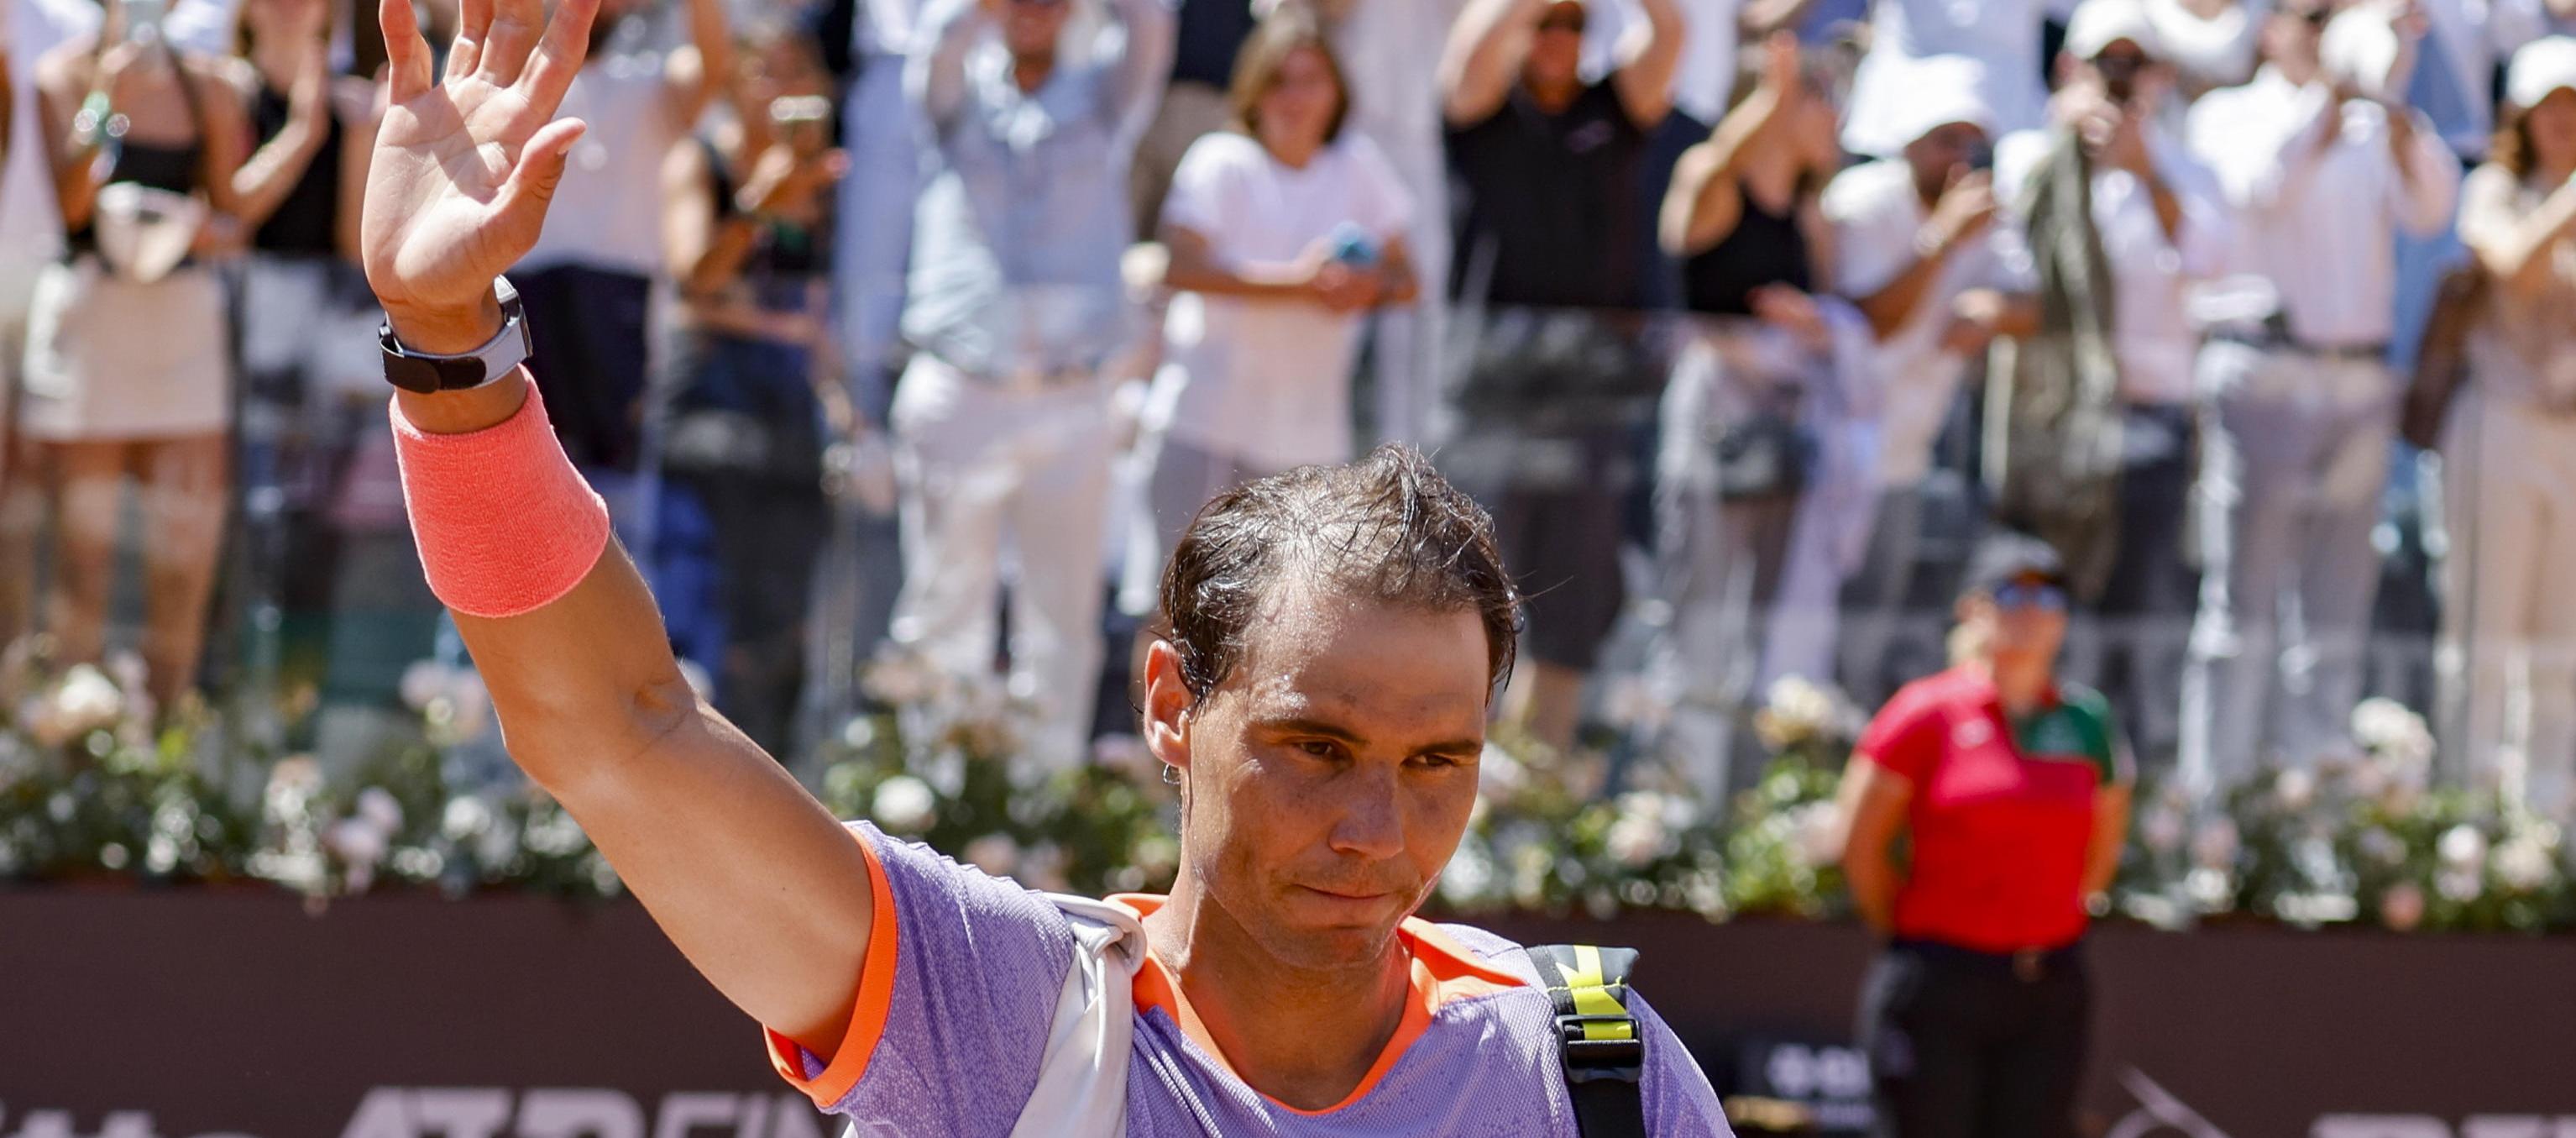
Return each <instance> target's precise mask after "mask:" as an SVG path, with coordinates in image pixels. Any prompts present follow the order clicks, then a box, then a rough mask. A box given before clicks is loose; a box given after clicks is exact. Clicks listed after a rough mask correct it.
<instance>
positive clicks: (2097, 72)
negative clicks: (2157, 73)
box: [2082, 40, 2156, 104]
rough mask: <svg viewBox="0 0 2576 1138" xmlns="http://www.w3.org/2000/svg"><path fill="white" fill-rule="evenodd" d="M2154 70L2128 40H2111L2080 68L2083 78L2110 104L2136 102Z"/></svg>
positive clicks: (2144, 55)
mask: <svg viewBox="0 0 2576 1138" xmlns="http://www.w3.org/2000/svg"><path fill="white" fill-rule="evenodd" d="M2155 66H2156V62H2155V60H2153V59H2150V58H2148V56H2147V53H2146V52H2145V51H2144V50H2142V49H2140V48H2139V47H2138V45H2137V44H2136V43H2133V42H2131V41H2129V40H2114V41H2112V42H2111V44H2110V45H2109V46H2107V47H2104V48H2103V49H2102V50H2101V52H2100V53H2098V54H2096V55H2095V56H2094V57H2093V58H2091V59H2088V60H2085V61H2084V63H2083V65H2082V71H2083V75H2084V78H2086V79H2088V80H2090V81H2091V82H2093V83H2095V84H2096V85H2098V86H2099V87H2100V88H2101V90H2102V93H2103V94H2104V95H2105V96H2108V97H2109V98H2110V100H2111V101H2112V102H2115V103H2121V104H2127V103H2129V102H2131V101H2133V100H2135V99H2136V98H2137V95H2138V92H2139V91H2140V90H2141V89H2143V88H2144V87H2145V86H2146V85H2147V81H2148V77H2149V74H2150V73H2151V72H2152V71H2153V69H2154V68H2155Z"/></svg>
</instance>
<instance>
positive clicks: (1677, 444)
mask: <svg viewBox="0 0 2576 1138" xmlns="http://www.w3.org/2000/svg"><path fill="white" fill-rule="evenodd" d="M1760 51H1761V61H1760V64H1759V66H1758V67H1747V68H1745V69H1744V72H1743V74H1742V80H1741V82H1740V84H1739V90H1738V94H1737V97H1736V99H1735V102H1734V105H1733V108H1732V109H1730V110H1729V111H1728V112H1727V114H1726V117H1725V118H1724V119H1722V120H1721V121H1720V122H1719V123H1718V125H1717V128H1716V129H1715V130H1714V131H1712V132H1711V133H1710V136H1709V138H1708V140H1707V141H1704V142H1701V143H1699V144H1698V145H1696V146H1693V147H1692V148H1691V149H1690V150H1688V151H1687V152H1685V153H1684V154H1683V155H1682V158H1681V161H1680V162H1679V163H1678V165H1677V166H1676V167H1675V170H1674V174H1673V181H1672V185H1671V186H1670V188H1669V190H1668V191H1667V193H1666V194H1665V198H1664V207H1663V216H1662V218H1661V219H1660V221H1661V224H1660V226H1659V231H1660V232H1659V236H1660V237H1661V240H1662V243H1663V246H1664V249H1665V251H1666V252H1668V253H1670V254H1672V255H1673V256H1674V257H1676V258H1679V259H1680V260H1681V262H1682V285H1683V293H1684V298H1685V300H1686V302H1687V304H1688V307H1689V309H1690V311H1691V312H1692V313H1693V314H1694V316H1693V317H1692V318H1691V319H1690V320H1688V321H1687V322H1686V324H1685V327H1686V328H1687V330H1688V333H1689V334H1688V335H1687V336H1685V337H1683V338H1682V339H1683V343H1682V347H1681V353H1680V356H1679V358H1678V360H1677V361H1676V362H1675V365H1674V369H1673V375H1672V380H1671V382H1670V384H1669V385H1668V386H1667V387H1666V390H1665V398H1664V402H1663V405H1662V408H1661V416H1662V420H1663V422H1662V434H1663V443H1662V445H1663V454H1662V456H1661V460H1660V462H1659V464H1658V465H1659V468H1660V473H1661V477H1660V478H1659V481H1658V485H1657V487H1656V491H1657V492H1656V505H1657V521H1658V524H1659V527H1660V530H1661V533H1662V540H1661V541H1660V542H1658V548H1657V554H1658V556H1659V557H1660V558H1661V559H1662V562H1663V564H1662V567H1661V568H1662V586H1663V588H1664V590H1665V594H1666V598H1665V599H1666V600H1667V601H1668V602H1669V604H1670V605H1671V611H1672V612H1673V620H1672V624H1671V625H1670V627H1669V628H1667V629H1666V630H1665V631H1664V633H1663V643H1662V644H1661V645H1659V647H1658V649H1657V652H1656V659H1657V668H1658V670H1661V671H1665V672H1667V674H1668V681H1669V682H1670V683H1671V684H1672V685H1673V686H1674V687H1675V689H1676V690H1678V691H1680V692H1682V693H1683V698H1682V699H1681V701H1680V702H1681V706H1680V707H1679V708H1678V709H1677V710H1676V711H1675V713H1674V716H1673V718H1672V720H1671V726H1670V728H1669V730H1668V731H1667V733H1666V735H1665V737H1664V738H1663V739H1662V740H1661V741H1660V744H1659V747H1660V749H1661V750H1662V751H1663V753H1664V758H1665V760H1666V761H1667V762H1668V763H1670V764H1672V765H1673V766H1674V767H1675V768H1677V769H1678V770H1679V771H1681V772H1682V773H1684V774H1685V775H1686V776H1687V777H1688V778H1689V779H1690V780H1691V781H1692V782H1693V783H1694V784H1696V785H1697V786H1698V788H1699V789H1700V791H1701V792H1702V793H1703V794H1705V795H1707V796H1709V798H1710V800H1711V801H1723V800H1725V798H1726V796H1727V795H1729V794H1730V793H1731V791H1732V790H1733V788H1734V787H1733V783H1734V782H1735V781H1736V780H1737V779H1738V778H1739V777H1740V772H1736V771H1733V770H1731V769H1730V765H1731V764H1730V761H1729V756H1730V755H1731V754H1733V753H1735V752H1737V751H1745V752H1746V753H1758V752H1755V751H1753V750H1752V748H1754V747H1756V746H1758V744H1757V743H1756V742H1755V741H1754V740H1753V739H1752V738H1751V737H1750V734H1749V731H1748V730H1747V726H1746V725H1747V724H1749V723H1750V721H1751V716H1750V715H1748V714H1745V712H1746V711H1747V709H1748V708H1749V706H1750V704H1751V703H1752V702H1753V701H1754V700H1755V699H1756V698H1757V693H1758V692H1759V690H1760V687H1761V683H1762V681H1763V677H1765V676H1767V675H1769V674H1772V673H1773V672H1774V671H1775V670H1776V669H1778V668H1780V667H1781V664H1780V659H1779V657H1778V655H1777V650H1778V649H1779V648H1780V647H1781V646H1782V645H1786V644H1801V643H1808V642H1810V641H1801V640H1799V639H1797V638H1796V637H1794V636H1793V637H1787V638H1783V639H1781V640H1780V641H1779V642H1778V643H1774V642H1773V638H1771V637H1769V636H1767V635H1766V633H1767V632H1768V631H1770V630H1771V629H1772V627H1773V626H1774V624H1775V622H1774V621H1773V620H1772V619H1771V618H1772V616H1773V610H1774V609H1775V608H1776V607H1778V605H1779V604H1780V603H1784V602H1781V601H1780V593H1781V590H1782V587H1783V584H1784V582H1786V581H1787V580H1788V578H1787V577H1786V576H1785V574H1786V571H1787V568H1788V566H1789V562H1790V550H1791V546H1790V543H1791V540H1792V538H1793V536H1794V535H1795V534H1796V532H1797V528H1798V527H1797V525H1796V523H1797V520H1798V515H1799V511H1800V509H1801V506H1802V504H1803V503H1805V502H1806V500H1807V497H1808V489H1809V487H1808V483H1809V481H1810V479H1811V478H1812V476H1813V474H1814V467H1815V466H1816V462H1815V459H1816V455H1817V453H1818V443H1817V439H1818V437H1819V435H1818V431H1817V427H1818V426H1819V425H1820V424H1819V423H1818V421H1817V420H1818V419H1819V418H1820V416H1819V415H1818V410H1819V408H1818V407H1816V406H1815V405H1814V401H1813V399H1812V398H1811V397H1812V396H1813V395H1814V394H1815V393H1817V392H1818V391H1820V390H1822V389H1824V388H1826V387H1828V386H1830V385H1828V384H1825V383H1822V382H1820V381H1821V379H1822V378H1823V377H1824V376H1825V375H1826V374H1827V373H1828V368H1829V351H1830V347H1829V345H1830V334H1829V331H1828V326H1827V323H1826V317H1825V311H1824V309H1823V308H1822V307H1820V305H1819V301H1818V300H1817V296H1818V295H1819V294H1821V293H1823V292H1824V291H1825V290H1826V289H1827V287H1828V285H1829V280H1828V277H1829V269H1828V266H1829V264H1830V261H1829V257H1828V254H1829V246H1830V240H1831V237H1830V231H1829V229H1828V227H1827V225H1826V223H1825V221H1824V217H1823V210H1822V206H1821V203H1820V200H1819V199H1820V195H1821V193H1822V190H1823V187H1824V185H1825V183H1826V182H1827V181H1829V180H1830V179H1831V177H1832V175H1833V173H1834V171H1835V168H1836V167H1837V166H1838V165H1840V163H1841V159H1842V154H1841V151H1840V148H1839V147H1838V146H1837V145H1836V144H1835V142H1834V138H1835V131H1834V125H1835V124H1834V111H1833V106H1832V104H1831V102H1830V100H1829V99H1828V98H1827V96H1826V95H1825V94H1824V84H1822V83H1821V82H1819V81H1818V80H1817V79H1816V78H1815V77H1813V76H1811V75H1809V74H1808V73H1807V72H1806V70H1805V68H1804V66H1803V64H1802V61H1801V60H1800V58H1799V53H1798V45H1797V41H1796V40H1795V39H1794V38H1793V37H1791V36H1789V35H1786V34H1779V35H1774V36H1772V37H1771V38H1770V39H1769V40H1768V41H1767V42H1765V43H1764V44H1763V45H1762V46H1761V49H1760ZM1807 607H1808V606H1803V605H1802V606H1801V608H1800V609H1799V610H1797V611H1798V613H1800V614H1804V613H1805V611H1806V609H1807ZM1826 607H1830V602H1828V604H1827V606H1826ZM1783 615H1788V614H1786V613H1784V614H1783ZM1801 623H1802V624H1803V620H1802V621H1801ZM1810 640H1811V638H1810ZM1826 642H1827V643H1830V639H1829V638H1828V640H1827V641H1826ZM1797 670H1799V671H1802V672H1804V671H1808V670H1809V669H1806V668H1803V667H1802V668H1799V669H1797Z"/></svg>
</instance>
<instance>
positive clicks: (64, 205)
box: [19, 0, 300, 708]
mask: <svg viewBox="0 0 2576 1138" xmlns="http://www.w3.org/2000/svg"><path fill="white" fill-rule="evenodd" d="M162 14H163V10H162V6H161V4H160V3H159V2H158V0H122V2H120V3H118V4H117V5H116V6H114V7H112V8H110V9H108V11H107V14H106V18H105V19H104V21H103V22H102V25H101V27H100V30H99V32H98V33H97V34H96V35H94V36H88V37H84V38H81V39H76V40H72V41H70V42H67V43H64V44H63V45H61V46H59V47H57V48H55V49H54V50H53V51H52V52H50V53H48V54H47V55H46V56H45V58H44V59H43V60H42V61H40V62H39V63H38V65H37V87H38V90H39V95H40V101H41V107H40V111H41V114H40V115H39V116H38V117H39V118H40V120H41V121H42V124H43V128H44V133H43V139H42V145H43V146H44V149H45V153H46V155H47V157H48V158H49V159H50V160H51V173H52V175H53V183H54V190H55V199H56V203H57V204H58V205H59V207H60V209H61V211H62V219H63V225H64V229H65V230H66V233H67V238H66V245H67V252H66V255H65V257H64V258H63V259H62V260H61V261H58V262H56V263H54V264H51V265H48V266H46V267H45V268H44V270H43V271H42V273H41V274H40V275H39V277H38V280H37V283H36V293H35V300H34V304H33V307H32V309H31V312H30V315H29V319H28V343H27V360H26V365H27V366H26V379H25V391H24V403H23V407H22V416H23V417H22V420H21V423H20V425H19V428H20V430H21V431H22V432H23V434H24V435H25V437H26V438H27V439H28V440H30V441H31V443H32V444H33V446H34V448H35V450H36V452H37V454H36V460H37V463H38V465H39V467H40V469H41V474H42V478H43V480H44V489H45V491H46V496H47V498H48V499H49V500H50V503H51V505H52V507H53V512H54V514H55V517H56V518H57V520H58V524H57V527H56V533H55V562H56V569H55V572H54V573H53V576H52V585H53V589H54V594H55V595H54V597H53V599H52V603H51V604H50V606H49V608H50V610H51V611H50V613H49V620H48V623H49V624H50V626H51V629H52V631H53V632H54V634H55V636H56V637H57V638H58V642H59V644H60V646H61V654H62V660H63V662H66V663H68V662H73V661H81V660H94V659H97V658H98V656H99V655H100V653H101V651H102V650H103V647H104V645H103V643H102V641H103V637H104V633H105V626H106V620H107V605H108V594H109V590H110V588H111V587H112V585H113V584H114V581H115V578H116V574H115V572H114V569H115V564H114V563H115V557H116V549H117V545H118V541H117V531H118V529H119V521H120V520H121V519H122V517H123V513H124V512H123V510H121V509H120V508H119V507H118V503H119V502H120V501H121V500H122V496H123V484H124V482H125V480H126V479H128V478H131V479H133V480H134V481H136V482H138V483H140V484H141V488H142V499H143V518H144V523H145V526H146V531H147V532H146V533H145V534H144V535H143V538H142V540H141V541H140V542H139V543H137V544H138V546H139V548H140V549H141V553H142V559H143V578H144V581H145V594H146V600H147V605H146V616H145V622H144V636H143V644H142V649H143V652H142V654H143V657H144V661H145V663H146V665H147V666H148V668H149V671H150V676H151V689H152V691H151V695H152V696H153V698H154V699H155V700H156V701H157V702H158V703H159V705H160V706H162V707H164V708H168V707H171V706H173V705H174V704H175V703H176V702H177V701H178V699H179V697H180V696H181V694H182V693H183V692H185V691H186V690H187V689H188V687H189V685H190V683H191V682H192V681H193V679H194V677H195V673H196V666H197V660H198V653H199V650H200V648H201V647H202V645H203V642H204V634H205V616H206V604H207V601H208V598H209V597H210V595H211V594H212V591H213V588H214V578H215V554H216V549H217V546H218V544H219V542H220V539H221V537H222V533H223V524H224V515H225V509H224V497H225V494H226V491H227V487H228V485H229V472H228V461H227V453H226V443H225V432H226V430H227V428H228V427H229V425H230V419H231V414H232V403H231V398H230V392H231V378H232V377H231V376H230V374H229V369H228V368H227V366H226V359H227V357H228V354H229V353H228V352H227V350H226V345H227V341H228V337H229V336H230V334H231V333H230V330H229V328H228V321H227V318H226V315H225V311H224V297H223V289H222V286H221V285H220V284H219V283H218V282H217V280H216V277H215V274H214V270H213V269H212V267H211V266H210V264H209V259H210V258H212V257H213V256H216V255H218V254H220V253H224V252H227V251H232V250H237V249H238V248H239V247H240V239H241V232H242V228H243V227H244V226H249V225H257V224H258V223H259V222H260V221H262V220H264V219H265V213H264V212H262V211H264V210H266V209H269V208H274V201H275V198H276V197H277V195H278V193H279V186H280V185H281V184H282V183H291V182H292V181H293V178H294V175H295V174H296V173H298V172H300V168H298V167H297V166H295V164H292V163H289V162H286V161H283V160H282V159H281V157H280V156H278V155H276V154H275V152H274V151H272V150H270V149H268V148H263V149H262V150H261V151H260V152H259V153H258V154H256V155H246V154H245V150H246V146H245V143H246V141H247V140H248V139H249V138H250V137H251V125H250V123H249V121H248V118H247V116H246V115H245V114H244V112H243V107H242V103H241V100H240V98H239V93H238V92H237V91H236V90H235V89H234V88H233V86H232V84H231V83H230V82H229V81H228V80H227V79H226V77H225V73H224V66H223V64H222V62H221V61H220V60H218V59H216V58H214V57H210V56H206V55H201V54H198V53H196V52H193V51H188V50H183V49H182V48H180V47H179V46H177V45H175V44H174V43H172V42H171V41H170V40H169V39H168V38H166V37H165V36H164V35H163V34H162V30H161V17H162Z"/></svg>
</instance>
